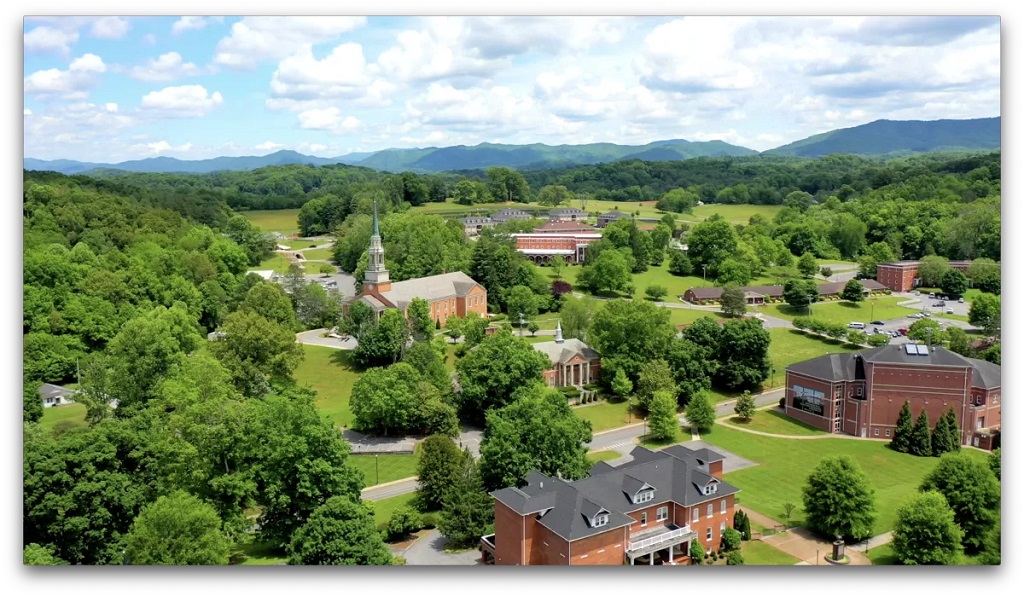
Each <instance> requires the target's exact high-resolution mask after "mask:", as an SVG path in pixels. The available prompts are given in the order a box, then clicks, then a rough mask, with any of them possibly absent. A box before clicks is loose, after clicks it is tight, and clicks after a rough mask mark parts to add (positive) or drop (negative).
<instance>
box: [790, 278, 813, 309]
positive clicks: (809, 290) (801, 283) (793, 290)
mask: <svg viewBox="0 0 1024 596" xmlns="http://www.w3.org/2000/svg"><path fill="white" fill-rule="evenodd" d="M782 298H783V300H785V301H786V303H787V304H789V305H790V306H792V307H793V308H804V307H809V306H810V305H811V303H813V302H817V301H818V286H817V284H815V283H814V282H813V281H811V280H809V279H791V280H789V281H787V282H786V284H785V285H784V286H783V288H782Z"/></svg>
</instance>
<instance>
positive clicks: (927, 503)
mask: <svg viewBox="0 0 1024 596" xmlns="http://www.w3.org/2000/svg"><path fill="white" fill-rule="evenodd" d="M962 540H963V531H962V530H961V529H960V527H959V526H958V525H957V524H956V521H955V520H954V514H953V510H952V509H950V507H949V504H947V503H946V499H945V498H944V497H943V496H942V494H941V493H939V492H936V491H927V492H923V493H920V494H917V495H915V496H913V497H912V498H911V499H910V501H908V502H907V503H905V504H904V505H903V506H902V507H900V508H899V509H898V510H897V511H896V525H895V526H894V527H893V531H892V551H893V554H894V555H895V556H896V558H897V559H898V560H899V561H900V563H902V564H904V565H956V564H957V563H958V562H960V557H961V555H962V554H963V546H962V544H961V541H962Z"/></svg>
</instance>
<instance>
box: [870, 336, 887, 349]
mask: <svg viewBox="0 0 1024 596" xmlns="http://www.w3.org/2000/svg"><path fill="white" fill-rule="evenodd" d="M890 340H891V338H890V337H889V336H888V335H886V334H884V333H872V334H871V335H869V336H868V345H869V346H871V347H873V348H879V347H881V346H887V345H889V342H890Z"/></svg>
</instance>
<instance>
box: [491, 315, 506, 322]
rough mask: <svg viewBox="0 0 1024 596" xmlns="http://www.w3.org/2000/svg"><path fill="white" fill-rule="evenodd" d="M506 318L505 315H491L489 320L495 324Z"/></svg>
mask: <svg viewBox="0 0 1024 596" xmlns="http://www.w3.org/2000/svg"><path fill="white" fill-rule="evenodd" d="M507 318H508V315H505V314H500V315H491V320H492V321H494V322H495V323H497V322H499V321H504V320H505V319H507Z"/></svg>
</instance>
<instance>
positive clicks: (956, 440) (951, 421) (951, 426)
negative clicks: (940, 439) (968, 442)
mask: <svg viewBox="0 0 1024 596" xmlns="http://www.w3.org/2000/svg"><path fill="white" fill-rule="evenodd" d="M946 418H947V420H946V432H948V433H949V439H948V441H949V445H950V450H949V451H950V452H954V451H960V425H959V424H958V423H957V420H956V412H954V411H953V408H950V409H949V410H948V411H947V412H946Z"/></svg>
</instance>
